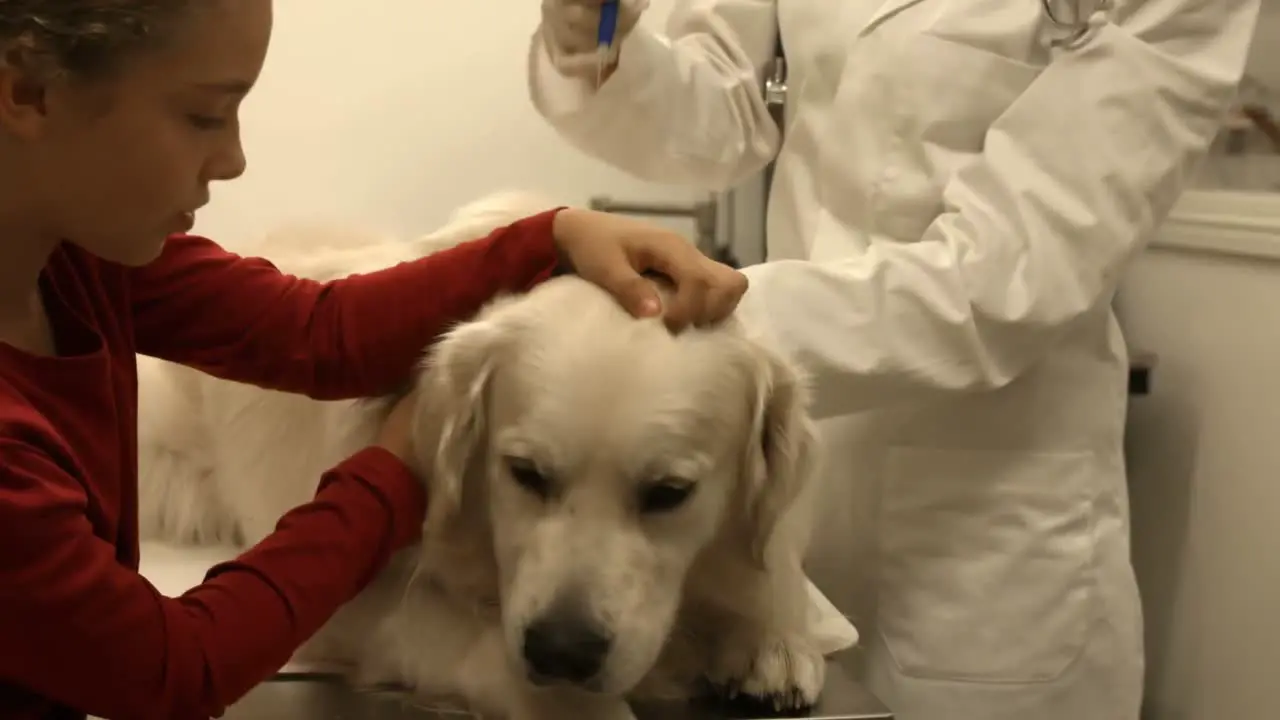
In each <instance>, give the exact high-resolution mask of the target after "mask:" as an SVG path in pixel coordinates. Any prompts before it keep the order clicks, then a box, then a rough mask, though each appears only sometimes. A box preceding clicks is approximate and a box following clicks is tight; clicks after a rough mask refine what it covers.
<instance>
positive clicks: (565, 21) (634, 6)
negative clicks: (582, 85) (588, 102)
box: [540, 0, 649, 87]
mask: <svg viewBox="0 0 1280 720" xmlns="http://www.w3.org/2000/svg"><path fill="white" fill-rule="evenodd" d="M648 8H649V0H542V26H541V28H540V34H541V36H542V39H543V41H544V45H543V47H544V48H545V49H546V50H547V55H548V58H549V59H550V60H551V62H552V65H553V66H554V67H555V68H556V70H558V71H559V72H560V73H561V74H564V75H566V76H571V77H577V78H581V79H583V80H586V81H588V82H590V81H591V80H592V79H593V78H594V79H595V81H596V84H597V87H598V86H599V84H600V82H601V81H602V80H603V79H604V78H605V77H607V75H608V72H609V71H610V70H611V69H612V68H613V66H614V65H615V64H616V63H617V62H618V58H619V53H620V50H621V47H622V44H623V43H625V42H627V37H628V35H630V33H631V32H632V31H633V30H635V28H636V25H637V24H638V23H639V21H640V17H641V15H643V14H644V12H645V11H646V10H647V9H648Z"/></svg>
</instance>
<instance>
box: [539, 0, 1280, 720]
mask: <svg viewBox="0 0 1280 720" xmlns="http://www.w3.org/2000/svg"><path fill="white" fill-rule="evenodd" d="M1068 4H1069V3H1068ZM1085 4H1086V5H1087V4H1088V3H1085ZM1258 5H1259V2H1258V0H1116V2H1115V3H1114V9H1112V10H1111V11H1110V15H1109V19H1107V20H1106V21H1105V22H1099V23H1098V24H1097V25H1096V26H1095V30H1094V32H1092V33H1091V34H1090V36H1089V38H1088V40H1087V41H1086V42H1084V43H1083V44H1082V45H1080V46H1078V47H1074V48H1069V49H1058V50H1053V51H1050V50H1049V49H1047V48H1046V47H1045V46H1044V44H1043V42H1042V41H1043V40H1044V39H1045V38H1046V37H1047V28H1046V20H1045V18H1044V15H1043V13H1042V9H1041V4H1040V0H787V1H786V2H781V3H778V4H777V6H776V7H775V2H774V1H773V0H697V1H696V2H693V1H690V2H681V3H678V6H679V7H678V9H677V10H676V12H675V14H674V16H673V17H672V19H671V21H670V25H669V29H668V32H667V33H666V35H658V34H655V33H652V32H650V31H647V30H645V29H643V28H641V29H638V30H637V31H636V32H635V33H633V34H632V35H631V36H630V37H629V38H628V39H627V40H626V41H625V43H624V44H623V46H622V49H621V59H620V63H619V66H618V69H617V71H616V73H615V74H614V75H613V76H612V77H611V78H610V79H609V80H608V82H606V83H605V85H604V87H603V88H602V89H601V90H599V91H598V92H593V91H592V90H591V89H590V88H589V87H587V86H585V85H584V84H582V83H579V82H576V81H572V80H568V79H566V78H564V77H562V76H559V75H558V74H556V73H555V72H554V71H553V70H551V69H550V63H549V60H548V59H547V56H546V54H545V51H544V50H543V47H542V43H541V41H540V39H537V38H535V41H534V42H533V44H532V45H531V56H530V62H531V65H530V82H531V92H532V95H533V98H534V103H535V105H536V106H537V107H538V108H539V111H540V112H542V113H543V114H544V115H545V116H546V117H547V118H548V119H549V120H550V121H551V122H552V123H553V124H554V125H555V126H556V127H557V128H558V129H559V130H560V132H561V133H562V135H563V136H564V137H566V138H568V139H569V140H570V141H571V142H573V143H574V144H575V145H576V146H578V147H579V148H581V149H583V150H584V151H586V152H587V153H589V154H591V155H594V156H596V157H598V158H601V159H603V160H605V161H607V162H609V163H611V164H613V165H615V166H617V167H619V168H623V169H625V170H627V171H629V172H631V173H634V174H635V175H637V176H640V177H644V178H648V179H651V180H656V181H663V182H669V183H679V184H688V185H694V186H698V187H704V188H726V187H729V186H732V185H733V184H734V183H736V182H739V181H741V180H744V179H746V178H748V177H751V176H752V175H754V174H756V173H757V172H758V171H760V170H761V169H762V168H763V167H764V165H765V164H766V163H767V162H768V161H769V160H770V159H771V158H773V157H774V155H775V152H776V154H777V166H776V172H775V176H774V181H773V189H772V197H771V200H770V204H769V213H768V226H767V237H768V253H769V262H768V263H766V264H764V265H760V266H755V267H751V268H748V269H747V274H748V275H749V277H750V281H751V289H750V290H749V292H748V294H747V298H746V299H745V300H744V302H743V305H742V309H741V314H742V316H743V317H744V318H745V319H747V321H748V322H749V323H750V324H752V325H753V326H754V327H756V328H757V329H760V330H762V331H764V332H766V333H768V334H770V335H771V336H772V337H773V338H774V339H776V340H777V341H778V342H779V343H780V344H781V346H782V347H783V348H784V349H787V350H790V351H791V352H793V353H794V354H795V355H796V356H797V357H798V358H799V359H800V360H801V361H803V363H804V364H805V365H806V366H807V367H808V368H809V369H810V370H811V371H812V372H813V374H814V380H815V388H816V397H817V404H816V408H815V410H816V411H817V412H818V413H819V414H820V415H821V416H822V417H825V418H830V419H828V420H826V421H825V422H824V425H825V427H824V433H825V436H826V440H827V448H828V449H827V454H828V458H827V473H828V475H829V477H828V478H827V482H828V487H827V488H826V491H827V492H828V493H829V495H828V502H826V503H825V506H826V507H827V512H828V515H827V517H826V518H824V521H823V522H822V523H821V524H820V526H819V527H818V528H817V535H816V537H815V549H814V554H813V557H812V558H811V563H810V566H809V567H810V571H811V574H812V576H813V577H814V579H815V581H816V582H817V583H818V585H819V586H820V587H821V588H822V589H823V590H824V591H825V592H826V593H827V594H828V595H829V596H830V597H831V598H832V599H833V600H834V601H835V603H836V604H837V605H838V606H839V607H840V608H841V609H842V610H844V611H846V612H848V613H850V614H852V615H853V617H854V618H855V621H856V622H857V623H858V625H859V627H860V629H861V630H862V632H863V637H864V645H865V657H864V660H865V662H864V663H863V665H864V667H863V673H864V679H865V681H866V682H867V683H868V685H869V686H870V688H871V689H872V691H873V692H875V693H876V694H877V695H879V696H880V697H881V698H882V699H884V700H885V701H886V702H887V703H888V704H889V705H890V706H891V707H892V708H893V709H894V710H895V711H896V712H897V713H898V716H899V717H900V718H901V719H902V720H1077V719H1078V718H1091V719H1094V720H1103V719H1107V718H1115V719H1117V720H1134V719H1135V718H1137V717H1138V707H1139V703H1140V697H1141V684H1142V675H1143V659H1142V628H1141V625H1142V622H1141V610H1140V605H1139V602H1138V594H1137V589H1136V584H1135V581H1134V574H1133V570H1132V567H1131V563H1130V556H1129V513H1128V498H1127V492H1126V484H1125V470H1124V457H1123V454H1122V434H1123V425H1124V420H1125V409H1126V404H1127V398H1126V386H1127V377H1128V373H1127V366H1128V357H1127V352H1126V348H1125V343H1124V340H1123V338H1122V336H1121V333H1120V330H1119V328H1118V326H1117V324H1116V320H1115V318H1114V316H1113V314H1112V312H1111V309H1110V301H1111V298H1112V295H1113V292H1114V290H1115V287H1116V284H1117V281H1118V278H1119V277H1120V275H1121V273H1122V272H1123V270H1124V268H1125V266H1126V264H1127V263H1128V261H1129V259H1130V258H1132V257H1133V256H1134V254H1135V253H1137V252H1139V251H1140V249H1141V248H1142V247H1143V245H1144V244H1145V243H1146V242H1147V241H1148V240H1149V239H1150V237H1151V235H1152V233H1153V230H1154V229H1155V227H1156V226H1157V225H1158V224H1159V222H1160V221H1161V220H1162V219H1163V218H1164V217H1165V216H1166V214H1167V213H1168V212H1169V210H1170V208H1171V206H1172V205H1173V204H1174V202H1175V200H1176V199H1177V197H1178V195H1179V193H1180V191H1181V190H1182V188H1183V185H1184V181H1185V180H1186V179H1187V176H1188V174H1189V173H1190V172H1192V171H1193V170H1194V167H1195V165H1196V163H1197V161H1198V160H1199V159H1200V158H1201V157H1202V155H1203V154H1204V151H1205V150H1206V148H1207V146H1208V144H1209V142H1210V140H1211V139H1212V138H1213V136H1214V135H1215V134H1216V131H1217V128H1218V126H1219V121H1220V118H1221V117H1222V115H1223V113H1224V111H1225V110H1226V109H1227V108H1228V106H1229V104H1230V102H1231V100H1232V98H1233V94H1234V88H1235V85H1236V84H1237V82H1238V80H1239V78H1240V76H1241V74H1242V72H1243V67H1244V63H1245V57H1246V55H1247V51H1248V47H1249V45H1250V43H1251V39H1252V36H1253V29H1254V26H1255V22H1256V16H1257V13H1258ZM775 11H776V12H777V17H778V21H777V22H778V23H780V26H781V31H782V37H783V41H784V43H785V46H786V52H787V55H788V60H789V72H790V77H789V95H788V98H787V117H786V137H785V140H784V141H783V142H781V147H780V149H779V138H778V132H777V130H776V128H775V126H774V124H773V122H772V121H771V120H770V117H769V115H768V113H767V112H766V108H765V106H764V104H763V102H762V98H761V93H760V85H761V81H762V78H763V73H764V67H765V64H766V62H767V60H768V59H769V58H770V57H771V54H772V47H773V33H774V28H775V27H776V26H775V19H774V18H775Z"/></svg>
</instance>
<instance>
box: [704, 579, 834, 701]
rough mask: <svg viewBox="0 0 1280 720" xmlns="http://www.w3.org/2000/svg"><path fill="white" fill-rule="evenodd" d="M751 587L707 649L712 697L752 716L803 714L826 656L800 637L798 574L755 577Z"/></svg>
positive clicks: (818, 689) (814, 697)
mask: <svg viewBox="0 0 1280 720" xmlns="http://www.w3.org/2000/svg"><path fill="white" fill-rule="evenodd" d="M752 584H754V585H755V587H749V588H744V589H745V590H746V591H747V592H745V593H743V594H742V595H740V596H739V597H746V598H751V600H750V601H748V602H745V603H743V604H742V605H741V606H738V607H735V608H734V609H733V611H731V612H732V614H734V615H737V617H735V618H734V619H733V621H732V622H730V623H728V624H727V626H726V627H725V629H724V632H723V634H722V636H721V637H720V638H719V639H718V641H717V642H716V643H715V647H714V649H713V651H712V661H711V667H710V670H709V673H708V678H707V679H708V681H709V682H710V685H711V691H712V694H713V695H714V696H715V697H716V699H719V700H724V701H727V702H728V703H729V704H730V706H731V707H732V708H733V709H734V710H735V711H737V710H742V711H746V712H748V713H749V714H751V715H752V716H753V717H760V716H763V715H768V714H770V713H777V714H780V715H783V716H785V715H790V714H794V713H795V712H796V711H804V710H808V709H810V708H812V707H813V706H814V705H816V704H817V702H818V698H819V696H820V695H821V694H822V687H823V684H824V683H825V681H826V658H824V657H823V656H822V653H821V652H819V650H818V649H817V648H816V647H815V646H814V644H813V643H812V642H811V641H810V640H809V638H808V637H807V636H806V634H805V614H804V613H805V612H806V611H807V605H806V604H805V600H806V598H807V596H806V595H805V584H804V575H803V572H801V571H799V569H798V568H797V569H795V570H794V571H784V570H773V571H771V572H767V573H760V574H759V575H757V576H756V578H755V580H754V581H753V583H752Z"/></svg>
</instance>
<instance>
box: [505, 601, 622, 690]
mask: <svg viewBox="0 0 1280 720" xmlns="http://www.w3.org/2000/svg"><path fill="white" fill-rule="evenodd" d="M612 644H613V637H612V636H611V634H610V633H609V632H608V631H607V630H605V629H604V628H601V627H600V626H599V625H598V624H597V623H595V622H593V621H591V620H590V619H588V618H586V617H583V616H582V614H581V613H567V612H554V611H553V612H551V613H548V614H547V615H544V616H543V617H541V618H538V619H537V620H535V621H534V622H533V623H531V624H530V625H529V626H528V627H527V628H525V631H524V659H525V662H527V663H528V664H529V672H530V675H532V676H534V678H536V679H539V680H561V681H564V682H570V683H575V684H582V683H585V682H587V681H588V680H590V679H592V678H594V677H595V676H596V675H598V674H600V669H601V668H602V667H603V666H604V661H605V658H606V657H608V655H609V647H610V646H611V645H612Z"/></svg>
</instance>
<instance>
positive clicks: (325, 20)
mask: <svg viewBox="0 0 1280 720" xmlns="http://www.w3.org/2000/svg"><path fill="white" fill-rule="evenodd" d="M670 5H671V0H654V2H653V5H652V8H651V11H650V12H649V13H648V17H647V18H646V22H651V23H655V22H656V23H661V22H662V21H663V20H664V19H665V16H666V14H667V12H668V11H669V8H670ZM538 12H539V3H538V2H537V0H520V1H518V2H517V1H515V0H467V1H466V2H448V1H447V0H361V1H360V2H353V1H352V0H276V25H275V34H274V37H273V41H272V47H271V51H270V53H269V55H268V59H267V63H266V67H265V69H264V72H263V75H262V78H261V82H260V84H259V86H258V87H257V88H256V89H255V91H254V93H253V94H252V95H251V96H250V98H249V99H248V101H247V103H246V105H245V108H244V114H243V123H244V142H245V147H246V152H247V154H248V158H249V170H248V172H247V173H246V175H245V176H244V177H243V178H241V179H239V180H236V181H234V182H231V183H224V184H221V185H219V186H216V187H215V188H214V202H213V203H212V204H211V205H210V207H209V208H207V209H206V210H205V211H204V212H202V213H201V214H200V217H199V220H198V226H197V231H198V232H201V233H204V234H206V235H209V236H211V237H213V238H214V239H216V240H218V241H220V242H222V243H223V244H224V245H226V246H228V247H230V248H233V249H234V248H237V247H241V246H243V244H244V243H245V242H246V241H248V240H251V239H252V238H254V237H256V236H257V235H259V234H260V233H262V232H263V231H264V230H266V229H268V228H269V227H272V226H274V225H276V224H279V223H284V222H293V221H296V220H302V221H315V220H328V219H333V220H336V221H341V222H355V223H361V224H366V225H368V224H372V225H373V226H374V227H376V228H379V229H387V230H390V231H393V232H397V233H419V232H422V231H424V230H427V229H430V228H432V227H434V226H435V225H437V224H439V223H440V222H441V221H443V220H444V218H445V216H446V215H447V214H448V213H449V211H451V210H452V209H453V208H455V207H457V206H458V205H460V204H462V203H464V202H466V201H468V200H472V199H475V198H477V197H479V196H480V195H482V194H484V193H486V192H489V191H492V190H498V189H504V188H513V187H521V188H526V189H534V190H539V191H543V192H546V193H549V194H551V195H552V197H554V198H556V199H558V200H560V201H562V202H571V203H583V204H585V202H586V200H587V198H588V197H589V196H590V195H592V194H597V193H606V194H612V195H614V196H616V197H619V198H625V199H640V200H653V199H659V198H660V199H667V200H681V201H683V200H686V199H692V198H696V197H699V195H698V194H697V193H693V192H691V191H688V190H682V189H677V188H670V187H659V186H654V185H651V184H647V183H642V182H640V181H637V180H634V179H632V178H630V177H628V176H625V175H623V174H622V173H619V172H616V171H613V170H610V169H609V168H607V167H605V166H603V165H602V164H600V163H597V162H595V161H593V160H590V159H588V158H586V157H584V156H583V155H581V154H580V153H578V152H577V151H576V150H574V149H573V148H572V147H570V146H568V145H567V144H566V143H564V142H562V141H561V140H560V139H559V138H557V137H556V136H555V135H554V133H553V132H552V131H551V130H550V129H549V128H548V127H547V125H546V124H545V123H544V122H543V121H542V119H541V118H539V117H538V116H537V115H536V114H535V112H534V111H533V109H532V107H531V105H530V103H529V100H528V95H527V91H526V87H525V69H524V68H525V53H526V48H527V47H528V41H529V36H530V34H531V33H532V32H533V29H534V27H535V26H536V24H537V19H538ZM676 227H678V228H680V229H681V230H682V231H685V230H687V231H689V232H691V227H690V226H689V225H688V224H683V225H677V226H676Z"/></svg>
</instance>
